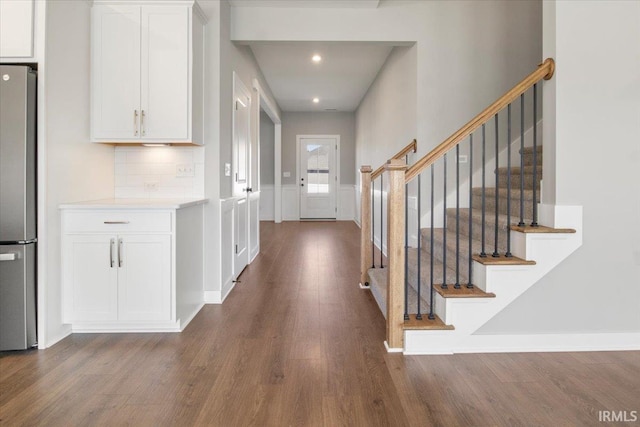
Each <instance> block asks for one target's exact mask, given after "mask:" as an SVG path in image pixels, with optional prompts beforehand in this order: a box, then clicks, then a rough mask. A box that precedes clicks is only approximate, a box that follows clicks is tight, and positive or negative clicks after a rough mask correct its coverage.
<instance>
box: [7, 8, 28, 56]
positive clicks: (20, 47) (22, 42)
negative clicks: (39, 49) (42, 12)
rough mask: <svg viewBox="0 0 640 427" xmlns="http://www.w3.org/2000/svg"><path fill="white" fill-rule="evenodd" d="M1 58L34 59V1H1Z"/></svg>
mask: <svg viewBox="0 0 640 427" xmlns="http://www.w3.org/2000/svg"><path fill="white" fill-rule="evenodd" d="M0 57H3V58H31V57H33V0H26V1H25V0H3V1H0Z"/></svg>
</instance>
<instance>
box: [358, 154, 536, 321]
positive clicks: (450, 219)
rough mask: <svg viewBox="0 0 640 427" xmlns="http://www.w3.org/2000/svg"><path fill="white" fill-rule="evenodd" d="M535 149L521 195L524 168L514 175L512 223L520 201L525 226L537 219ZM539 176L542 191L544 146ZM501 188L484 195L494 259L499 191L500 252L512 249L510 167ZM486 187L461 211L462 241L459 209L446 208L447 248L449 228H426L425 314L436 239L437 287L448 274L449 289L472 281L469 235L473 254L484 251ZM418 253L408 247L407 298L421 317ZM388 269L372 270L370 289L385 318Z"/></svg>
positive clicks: (490, 179) (502, 173) (501, 173)
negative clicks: (509, 242)
mask: <svg viewBox="0 0 640 427" xmlns="http://www.w3.org/2000/svg"><path fill="white" fill-rule="evenodd" d="M533 154H534V150H533V147H526V148H525V149H524V150H522V151H521V152H520V155H521V156H522V158H523V161H524V165H525V167H524V169H523V182H524V191H523V192H522V194H521V192H520V179H521V177H520V166H519V162H517V163H518V165H517V166H515V165H514V166H512V168H511V171H510V174H511V209H510V212H511V221H510V222H511V224H512V225H515V224H517V223H518V222H519V220H520V200H521V199H522V200H523V201H524V219H525V221H524V222H525V224H530V223H531V220H530V218H532V216H533V184H534V181H533V171H534V165H533V157H534V156H533ZM536 157H537V158H536V163H537V165H536V167H535V168H536V173H537V176H536V178H537V180H536V183H537V189H539V188H540V180H541V179H542V147H541V146H539V147H538V150H537V152H536ZM496 173H497V174H498V189H497V190H496V189H495V188H489V187H486V188H485V190H484V193H485V213H484V225H485V230H484V233H485V243H484V250H485V253H486V254H487V257H489V258H491V256H492V254H493V253H494V250H495V230H496V202H495V195H496V191H497V192H498V223H497V228H498V248H497V249H498V253H500V254H501V255H504V253H505V251H506V247H507V228H508V226H509V222H508V216H507V194H508V193H509V191H508V188H507V176H508V175H509V170H508V169H507V168H506V167H501V168H498V170H497V171H496ZM486 182H487V183H492V184H493V183H495V175H490V174H489V173H487V177H486ZM482 192H483V190H482V188H480V187H474V188H473V189H472V209H471V210H470V209H469V208H468V207H466V208H460V209H459V231H460V236H459V243H458V244H456V209H455V208H450V209H448V210H447V222H446V246H445V244H444V239H445V230H444V228H434V229H433V233H432V231H431V229H430V228H423V229H422V230H421V233H420V234H421V245H422V248H421V254H420V276H421V281H420V283H421V286H420V288H421V293H420V295H421V297H422V298H421V302H420V310H421V312H422V313H425V312H427V311H428V310H429V300H430V298H429V297H430V286H431V285H430V283H431V277H430V273H431V264H430V263H431V254H430V245H431V237H432V236H433V283H434V284H436V285H440V284H442V283H443V275H444V276H446V282H447V284H449V285H453V284H455V283H456V279H458V282H459V283H460V284H461V285H463V286H464V285H466V284H467V283H468V277H469V241H470V239H469V235H470V234H471V249H472V250H471V254H472V256H474V255H478V254H480V253H481V251H482V247H483V245H482V224H483V214H482V211H481V206H482ZM536 196H537V199H538V200H539V198H540V193H539V191H537V192H536ZM470 216H471V233H469V217H470ZM445 253H446V263H447V268H446V275H445V274H444V259H445V257H444V254H445ZM417 255H418V251H417V249H416V248H408V250H407V261H408V275H407V277H408V282H409V286H408V295H409V313H410V314H414V313H417V300H418V294H417V289H418V280H417V270H418V262H417V260H418V256H417ZM456 259H457V260H458V265H459V270H458V273H457V274H458V276H457V277H456ZM387 272H388V269H387V268H372V269H370V270H369V285H370V288H371V291H372V293H373V295H374V297H375V299H376V301H377V302H378V305H379V306H380V309H381V310H382V312H383V314H384V315H385V316H386V296H387Z"/></svg>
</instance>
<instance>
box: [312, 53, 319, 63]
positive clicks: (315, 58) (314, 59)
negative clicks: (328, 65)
mask: <svg viewBox="0 0 640 427" xmlns="http://www.w3.org/2000/svg"><path fill="white" fill-rule="evenodd" d="M311 60H312V61H313V62H320V61H322V56H320V55H318V54H317V53H316V54H315V55H313V56H312V57H311Z"/></svg>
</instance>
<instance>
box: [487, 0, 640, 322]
mask: <svg viewBox="0 0 640 427" xmlns="http://www.w3.org/2000/svg"><path fill="white" fill-rule="evenodd" d="M544 8H545V11H544V17H545V21H544V29H545V46H544V50H545V52H544V53H545V56H546V55H552V56H554V57H555V58H556V62H557V69H556V74H555V76H554V77H553V79H552V80H550V81H549V82H546V83H545V107H546V106H547V105H548V104H547V102H546V101H549V102H550V105H551V108H553V109H555V111H556V115H555V125H554V126H553V127H552V129H550V132H549V135H550V138H549V139H548V140H545V142H544V150H545V151H544V156H545V157H544V161H545V164H544V167H545V168H547V166H548V163H547V154H549V152H551V153H552V154H553V157H555V180H553V181H552V182H545V183H544V184H545V186H546V185H551V186H552V187H553V188H552V190H553V191H546V192H544V191H543V194H544V195H545V200H546V201H547V202H548V203H555V204H557V205H579V206H582V207H583V210H584V212H583V245H582V247H580V248H579V249H578V250H577V251H576V252H575V253H574V254H572V255H571V256H570V257H569V258H568V259H566V260H565V261H564V262H563V263H562V264H560V265H559V266H558V267H556V268H555V269H554V270H553V271H551V272H550V273H549V274H548V275H547V276H545V277H543V278H542V280H541V281H540V282H539V283H537V284H536V285H535V286H534V287H533V288H531V289H530V290H529V291H528V292H526V293H525V294H524V295H522V296H521V297H520V298H519V299H517V300H516V301H515V302H514V303H513V304H511V305H510V306H509V307H507V308H506V309H505V310H504V311H503V312H502V313H500V314H499V315H498V316H496V317H495V318H493V319H492V320H491V321H490V322H489V323H488V324H487V325H485V327H484V328H483V329H482V330H481V333H507V334H510V333H562V332H574V333H585V332H590V333H593V332H604V333H606V332H639V331H640V223H639V221H638V220H639V219H640V142H639V140H638V135H639V134H640V79H639V78H638V76H640V43H638V40H640V3H639V2H557V3H556V2H545V3H544ZM594 28H598V31H593V29H594ZM594 58H597V60H596V61H594ZM547 89H551V91H548V90H547ZM547 96H552V99H549V100H547V99H546V98H547ZM544 120H545V136H546V135H547V126H548V125H549V123H548V122H547V116H546V115H545V119H544ZM545 170H546V169H545ZM546 179H547V178H546V177H545V180H546ZM545 188H546V187H545ZM545 193H547V194H545ZM553 196H554V197H553Z"/></svg>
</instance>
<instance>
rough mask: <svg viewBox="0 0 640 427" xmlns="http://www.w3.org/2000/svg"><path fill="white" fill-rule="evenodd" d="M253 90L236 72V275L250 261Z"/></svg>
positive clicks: (234, 98) (234, 111)
mask: <svg viewBox="0 0 640 427" xmlns="http://www.w3.org/2000/svg"><path fill="white" fill-rule="evenodd" d="M250 119H251V92H249V90H248V89H247V87H246V86H245V85H244V83H242V81H241V80H240V78H239V77H238V75H237V74H236V73H235V72H234V73H233V195H234V196H236V197H238V199H237V201H236V203H235V209H234V210H235V215H234V221H233V223H234V244H235V258H234V263H233V276H234V278H237V277H238V276H239V275H240V273H242V270H244V268H245V267H246V266H247V264H248V263H249V250H248V244H249V194H251V188H249V183H250V176H249V175H250V157H249V150H250V143H251V137H250V135H251V132H250V131H251V128H250Z"/></svg>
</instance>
